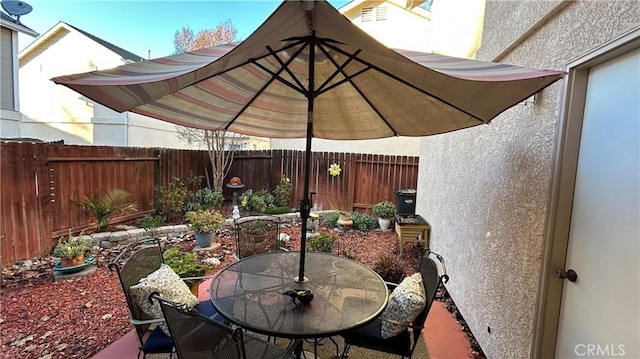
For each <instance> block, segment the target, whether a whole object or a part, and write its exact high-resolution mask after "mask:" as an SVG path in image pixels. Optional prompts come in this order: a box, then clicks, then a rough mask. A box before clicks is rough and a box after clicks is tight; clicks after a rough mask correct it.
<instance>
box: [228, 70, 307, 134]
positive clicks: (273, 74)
mask: <svg viewBox="0 0 640 359" xmlns="http://www.w3.org/2000/svg"><path fill="white" fill-rule="evenodd" d="M251 62H252V63H253V64H254V65H256V66H258V67H260V68H262V69H263V70H265V71H267V72H268V73H270V74H271V78H270V79H269V80H268V81H267V82H265V83H264V85H263V86H262V87H261V88H260V90H258V91H256V93H255V94H254V95H253V97H251V99H250V100H249V101H247V103H246V104H244V106H242V108H241V109H240V111H238V113H236V115H235V116H233V118H232V119H231V121H229V123H228V124H227V125H226V126H225V127H224V129H225V131H226V130H228V129H229V127H231V125H232V124H233V123H234V122H236V120H237V119H238V117H240V115H241V114H243V113H244V111H245V110H246V109H247V108H249V106H251V104H252V103H253V102H254V101H255V100H256V98H258V96H260V94H261V93H262V92H263V91H264V90H265V89H266V88H267V87H269V85H270V84H271V83H272V82H273V81H274V80H275V79H280V76H279V75H278V74H277V73H273V72H271V71H270V70H269V69H267V68H265V67H264V66H263V65H261V64H259V63H258V62H257V61H251ZM282 70H283V68H281V69H280V71H279V72H282ZM279 72H278V73H279ZM291 86H293V85H291ZM294 88H295V87H294Z"/></svg>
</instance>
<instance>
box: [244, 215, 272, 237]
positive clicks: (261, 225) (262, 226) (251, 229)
mask: <svg viewBox="0 0 640 359" xmlns="http://www.w3.org/2000/svg"><path fill="white" fill-rule="evenodd" d="M244 229H245V230H246V231H247V233H248V234H251V235H254V236H260V235H263V234H265V233H267V224H266V223H265V222H264V221H261V220H259V219H258V220H255V221H251V222H248V223H247V225H246V226H245V227H244Z"/></svg>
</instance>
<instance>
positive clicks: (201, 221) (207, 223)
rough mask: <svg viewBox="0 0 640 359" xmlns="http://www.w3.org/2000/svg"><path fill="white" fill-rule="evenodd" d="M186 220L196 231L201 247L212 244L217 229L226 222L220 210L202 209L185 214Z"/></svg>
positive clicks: (197, 240)
mask: <svg viewBox="0 0 640 359" xmlns="http://www.w3.org/2000/svg"><path fill="white" fill-rule="evenodd" d="M185 218H186V220H187V221H188V222H189V224H190V225H191V229H192V230H193V232H194V233H195V237H196V242H197V243H198V246H200V247H201V248H206V247H209V246H211V243H212V242H213V237H214V236H215V232H216V230H218V229H220V227H221V226H222V223H224V217H223V216H222V214H221V213H220V211H216V210H209V209H201V210H197V211H189V212H187V213H186V214H185Z"/></svg>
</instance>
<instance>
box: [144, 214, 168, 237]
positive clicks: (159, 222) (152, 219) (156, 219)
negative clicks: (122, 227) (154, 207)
mask: <svg viewBox="0 0 640 359" xmlns="http://www.w3.org/2000/svg"><path fill="white" fill-rule="evenodd" d="M165 224H166V222H165V221H164V217H162V216H159V215H157V214H145V215H144V216H143V217H142V218H140V219H139V220H138V226H140V227H142V228H144V230H145V231H147V233H150V234H151V236H157V235H158V227H162V226H164V225H165Z"/></svg>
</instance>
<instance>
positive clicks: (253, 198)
mask: <svg viewBox="0 0 640 359" xmlns="http://www.w3.org/2000/svg"><path fill="white" fill-rule="evenodd" d="M240 205H241V206H242V208H243V209H244V210H246V211H248V212H252V213H264V212H265V211H266V210H267V208H270V207H273V195H271V193H269V191H267V190H260V191H256V192H253V190H251V189H249V190H247V191H245V192H244V193H243V194H241V195H240Z"/></svg>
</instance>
